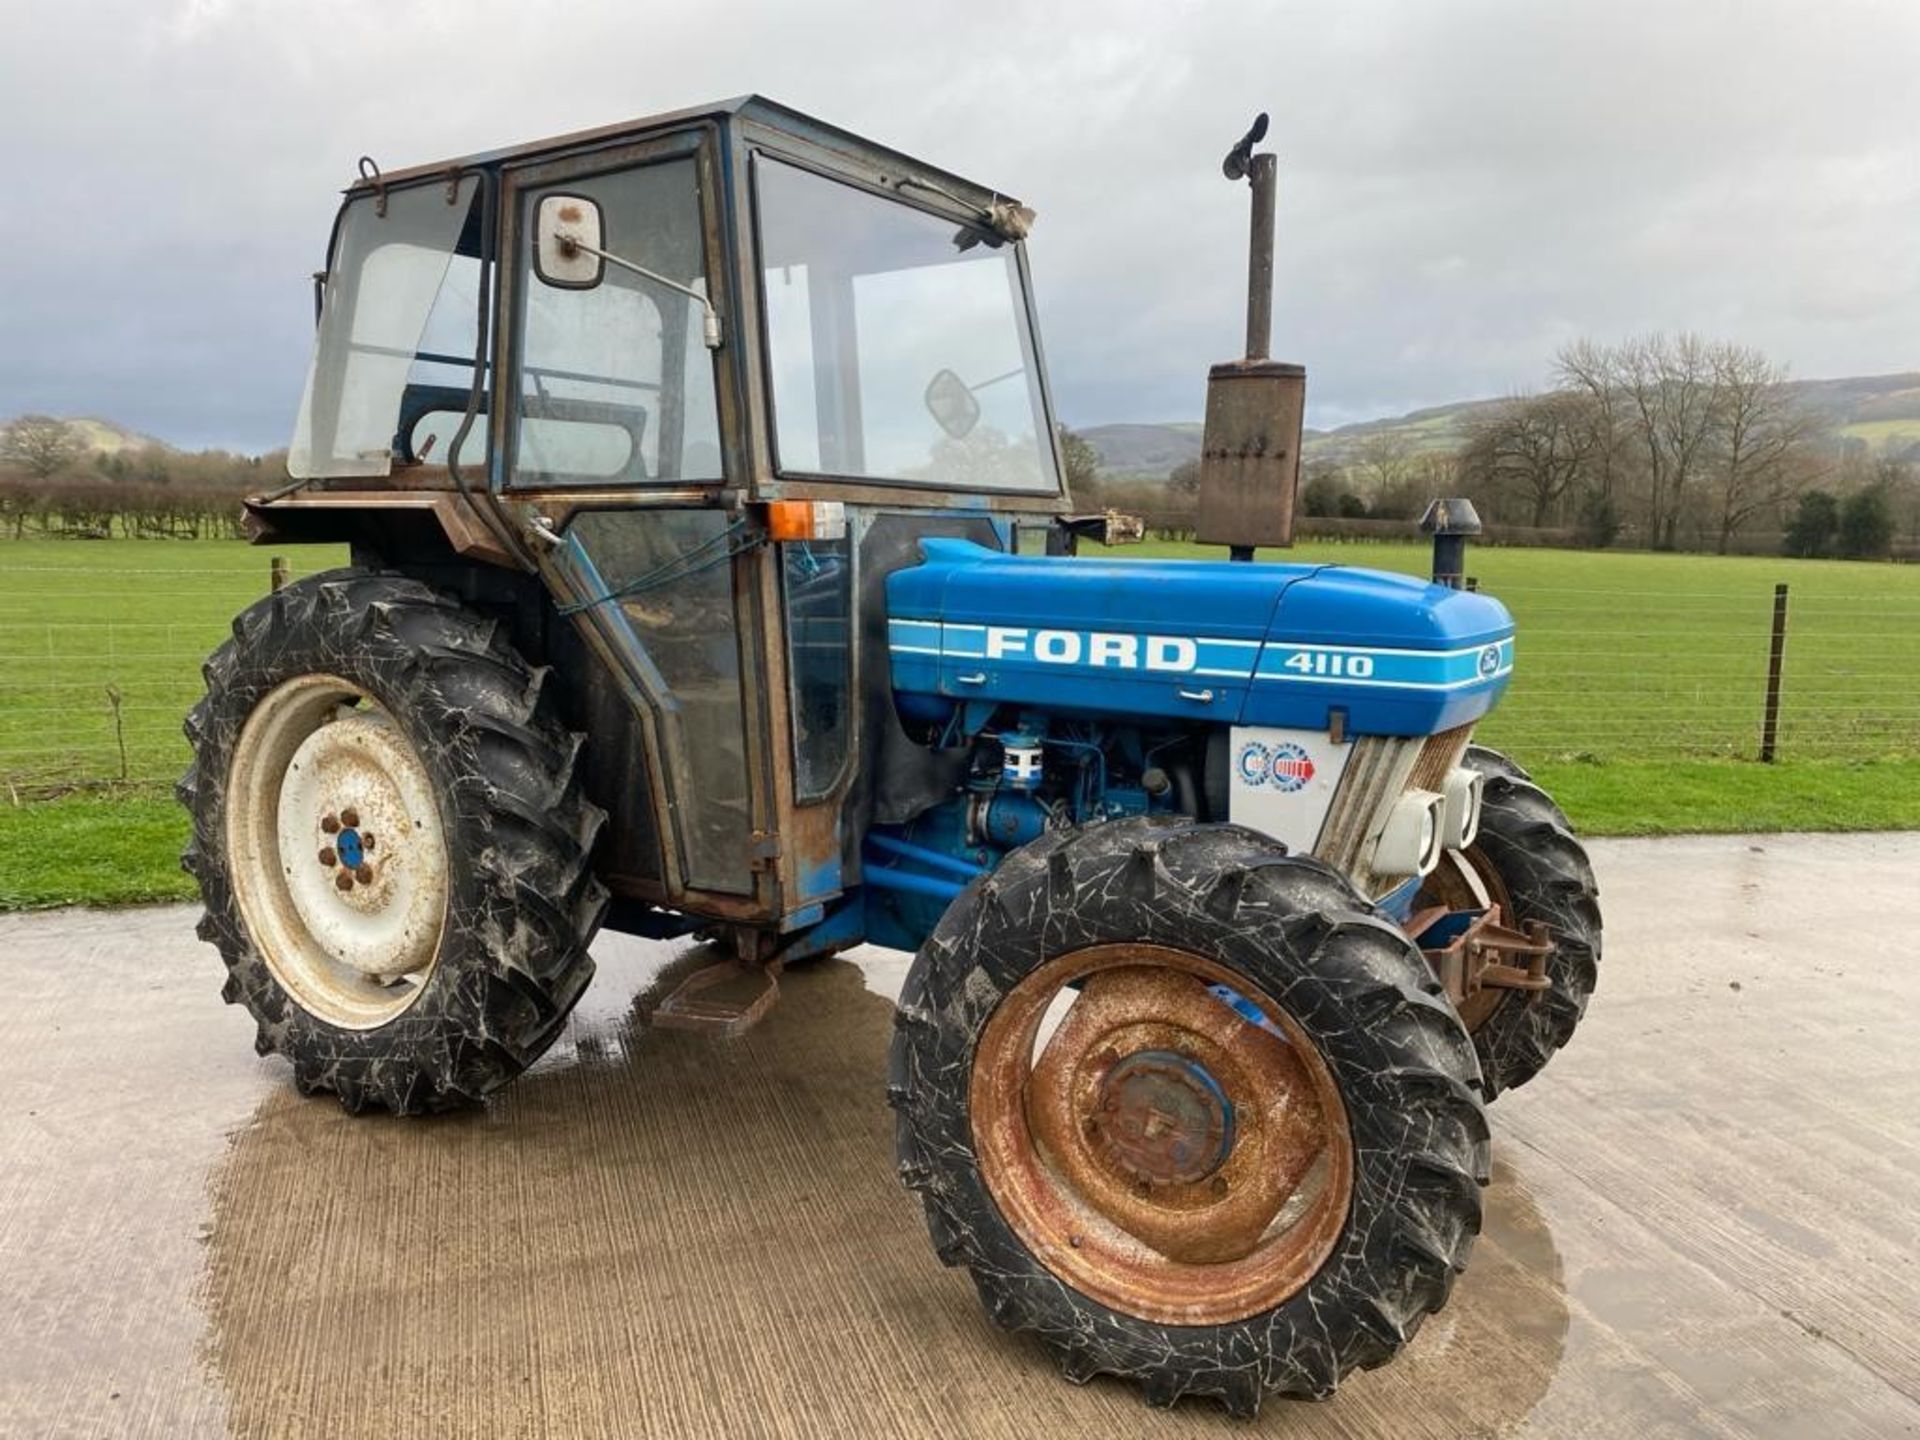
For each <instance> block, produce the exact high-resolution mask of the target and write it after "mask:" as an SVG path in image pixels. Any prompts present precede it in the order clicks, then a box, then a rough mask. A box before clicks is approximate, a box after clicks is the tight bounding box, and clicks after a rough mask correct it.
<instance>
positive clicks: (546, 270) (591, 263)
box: [533, 195, 607, 290]
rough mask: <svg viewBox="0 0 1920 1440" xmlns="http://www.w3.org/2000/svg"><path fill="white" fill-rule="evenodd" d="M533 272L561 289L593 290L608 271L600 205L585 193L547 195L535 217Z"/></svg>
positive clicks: (543, 197) (541, 201)
mask: <svg viewBox="0 0 1920 1440" xmlns="http://www.w3.org/2000/svg"><path fill="white" fill-rule="evenodd" d="M533 231H534V249H533V273H534V274H536V275H538V276H539V277H540V279H541V280H542V281H544V282H545V283H546V284H548V285H552V286H555V287H556V288H558V289H561V290H591V289H593V287H594V286H596V285H598V284H599V283H600V280H601V277H602V276H603V275H605V274H606V268H607V267H606V262H605V261H604V260H602V259H601V257H600V253H599V252H600V251H602V250H603V249H604V248H605V247H604V246H603V245H602V244H601V238H602V237H601V227H600V205H599V202H597V201H594V200H589V199H587V198H586V197H585V196H582V195H546V196H542V197H541V200H540V209H539V211H538V212H537V213H536V215H535V217H534V227H533Z"/></svg>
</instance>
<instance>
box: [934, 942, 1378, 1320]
mask: <svg viewBox="0 0 1920 1440" xmlns="http://www.w3.org/2000/svg"><path fill="white" fill-rule="evenodd" d="M968 1104H969V1108H970V1112H971V1121H972V1126H973V1133H974V1138H975V1144H976V1146H977V1147H978V1153H979V1156H980V1165H981V1172H982V1175H983V1176H984V1178H985V1179H986V1182H987V1186H988V1189H989V1190H990V1191H991V1192H992V1194H993V1197H994V1200H995V1202H996V1203H997V1204H998V1205H999V1206H1000V1209H1001V1212H1002V1214H1004V1215H1005V1216H1006V1217H1007V1219H1008V1222H1009V1223H1010V1224H1011V1225H1012V1226H1013V1227H1014V1229H1015V1231H1016V1232H1017V1233H1019V1234H1020V1236H1021V1237H1022V1239H1023V1240H1024V1241H1025V1242H1026V1243H1027V1245H1028V1246H1029V1247H1030V1248H1032V1249H1033V1250H1034V1252H1035V1253H1036V1254H1038V1255H1040V1256H1042V1257H1043V1258H1044V1259H1045V1262H1046V1263H1047V1265H1048V1266H1049V1268H1051V1269H1053V1270H1054V1271H1055V1273H1057V1274H1060V1275H1062V1276H1063V1277H1065V1278H1067V1279H1069V1280H1070V1282H1071V1283H1072V1284H1073V1285H1074V1286H1075V1287H1076V1288H1078V1289H1079V1290H1081V1291H1082V1292H1084V1293H1086V1294H1088V1295H1091V1296H1093V1297H1094V1298H1095V1299H1098V1300H1100V1301H1101V1302H1102V1303H1103V1304H1107V1305H1110V1306H1113V1307H1114V1308H1115V1309H1118V1310H1121V1311H1123V1312H1124V1313H1126V1314H1130V1315H1136V1316H1139V1317H1141V1318H1144V1319H1154V1320H1164V1321H1167V1322H1169V1323H1172V1324H1179V1325H1199V1324H1214V1323H1221V1322H1224V1321H1226V1320H1231V1319H1239V1318H1244V1317H1245V1316H1247V1315H1250V1314H1254V1313H1257V1312H1258V1311H1260V1310H1263V1309H1267V1308H1270V1307H1271V1306H1273V1305H1275V1304H1277V1303H1279V1301H1280V1300H1282V1299H1284V1298H1285V1297H1286V1296H1287V1295H1289V1294H1291V1293H1292V1292H1293V1291H1294V1290H1295V1289H1297V1288H1298V1287H1299V1286H1300V1285H1302V1284H1304V1283H1305V1281H1306V1279H1307V1278H1308V1277H1309V1276H1311V1275H1312V1274H1313V1272H1314V1270H1315V1269H1317V1268H1318V1266H1319V1265H1320V1263H1321V1262H1322V1261H1323V1260H1324V1259H1325V1258H1326V1256H1327V1254H1328V1253H1330V1251H1331V1249H1332V1246H1333V1245H1334V1243H1335V1241H1336V1239H1337V1237H1338V1234H1339V1228H1340V1225H1341V1224H1342V1222H1343V1220H1344V1217H1345V1215H1346V1209H1347V1199H1348V1194H1349V1191H1350V1187H1351V1184H1352V1176H1353V1166H1354V1157H1353V1150H1352V1144H1351V1140H1350V1139H1349V1137H1348V1133H1347V1129H1346V1123H1345V1111H1344V1107H1343V1105H1342V1102H1341V1098H1340V1095H1339V1091H1338V1088H1337V1087H1336V1086H1335V1085H1334V1083H1333V1080H1332V1077H1331V1075H1330V1073H1329V1071H1328V1069H1327V1065H1326V1062H1325V1061H1324V1060H1323V1059H1322V1057H1321V1056H1320V1054H1319V1052H1318V1050H1317V1049H1316V1048H1315V1046H1314V1045H1313V1042H1312V1041H1311V1040H1310V1039H1309V1037H1308V1036H1307V1034H1306V1033H1305V1032H1304V1031H1303V1030H1302V1029H1301V1028H1300V1026H1299V1025H1298V1023H1297V1022H1295V1021H1294V1020H1293V1019H1292V1018H1291V1017H1290V1016H1288V1015H1287V1014H1286V1012H1285V1011H1284V1010H1282V1009H1281V1008H1280V1007H1279V1006H1278V1005H1276V1004H1275V1003H1274V1002H1273V1001H1272V1000H1271V999H1270V998H1269V997H1267V996H1265V995H1263V994H1261V993H1260V991H1259V990H1258V988H1257V987H1256V986H1253V985H1251V984H1250V983H1249V981H1248V980H1247V979H1246V978H1245V977H1243V976H1241V975H1238V974H1236V973H1234V972H1232V971H1229V970H1227V969H1226V968H1225V967H1224V966H1222V965H1220V964H1218V963H1217V962H1214V961H1212V960H1210V959H1208V958H1206V957H1203V956H1200V955H1196V954H1192V953H1190V952H1186V951H1180V950H1174V949H1172V948H1170V947H1165V946H1159V945H1151V944H1145V943H1139V944H1115V945H1101V946H1096V947H1091V948H1089V949H1087V950H1082V951H1078V952H1075V953H1073V954H1068V955H1062V956H1059V957H1057V958H1055V959H1054V960H1051V961H1048V962H1047V963H1046V964H1044V965H1042V966H1040V967H1039V968H1038V969H1036V970H1035V971H1033V972H1032V973H1030V974H1029V975H1027V976H1026V977H1024V978H1023V979H1022V980H1021V981H1020V982H1019V983H1018V984H1017V985H1016V986H1015V987H1014V988H1013V989H1012V990H1011V991H1010V992H1009V993H1008V995H1007V996H1006V997H1005V998H1004V999H1003V1000H1002V1002H1001V1004H1000V1005H999V1007H998V1008H997V1009H996V1010H995V1012H994V1014H993V1016H992V1017H991V1019H990V1020H989V1021H988V1023H987V1025H986V1027H985V1028H984V1030H983V1031H982V1033H981V1036H980V1040H979V1043H978V1046H977V1048H976V1051H975V1057H974V1069H973V1075H972V1079H971V1081H970V1084H969V1088H968Z"/></svg>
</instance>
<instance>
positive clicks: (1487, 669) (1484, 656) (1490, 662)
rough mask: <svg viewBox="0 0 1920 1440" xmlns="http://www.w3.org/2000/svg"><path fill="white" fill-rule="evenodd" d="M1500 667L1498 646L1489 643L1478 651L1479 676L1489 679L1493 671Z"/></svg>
mask: <svg viewBox="0 0 1920 1440" xmlns="http://www.w3.org/2000/svg"><path fill="white" fill-rule="evenodd" d="M1499 668H1500V647H1499V646H1498V645H1489V646H1487V648H1486V649H1484V650H1482V651H1481V652H1480V678H1481V679H1482V680H1487V679H1491V678H1492V676H1493V672H1494V671H1496V670H1498V669H1499Z"/></svg>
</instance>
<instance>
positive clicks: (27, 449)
mask: <svg viewBox="0 0 1920 1440" xmlns="http://www.w3.org/2000/svg"><path fill="white" fill-rule="evenodd" d="M85 448H86V445H85V442H83V441H82V440H81V438H80V436H79V435H78V434H76V433H75V431H74V428H73V427H72V426H71V425H69V424H67V422H66V421H64V420H56V419H54V417H53V416H51V415H22V416H21V417H20V418H19V419H18V420H15V421H14V422H13V423H12V424H10V425H8V426H7V428H6V430H5V431H4V432H0V461H5V462H6V463H7V464H9V465H12V466H15V467H17V468H19V469H21V470H24V471H26V473H27V474H28V475H30V476H32V477H33V478H34V479H35V480H51V479H52V478H53V477H54V476H55V475H58V474H59V473H60V472H61V471H62V470H65V469H66V468H67V467H68V466H69V465H71V464H73V462H74V461H76V460H78V459H79V458H80V456H81V453H82V452H83V451H84V450H85Z"/></svg>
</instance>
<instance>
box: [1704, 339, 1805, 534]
mask: <svg viewBox="0 0 1920 1440" xmlns="http://www.w3.org/2000/svg"><path fill="white" fill-rule="evenodd" d="M1710 359H1711V363H1712V366H1713V384H1714V397H1713V404H1714V410H1715V417H1714V418H1715V429H1716V431H1717V432H1718V444H1717V446H1716V449H1717V452H1718V453H1717V459H1718V477H1717V482H1718V492H1719V493H1718V496H1717V498H1716V503H1715V511H1716V519H1717V522H1718V526H1719V545H1718V549H1719V551H1720V553H1721V554H1722V555H1724V554H1726V553H1727V549H1728V547H1729V546H1730V545H1731V544H1732V541H1733V536H1734V532H1735V531H1737V530H1738V529H1739V528H1740V527H1741V525H1743V524H1744V523H1745V522H1746V521H1748V520H1750V519H1751V518H1752V517H1753V516H1755V515H1757V514H1760V513H1762V512H1763V511H1766V510H1779V509H1780V508H1781V507H1782V506H1784V505H1785V504H1786V502H1787V501H1788V500H1790V499H1792V498H1793V496H1794V495H1796V494H1797V493H1799V491H1800V490H1802V489H1804V488H1805V487H1806V485H1807V484H1809V483H1810V482H1811V480H1812V479H1813V478H1814V471H1813V467H1812V465H1811V464H1810V460H1811V457H1810V455H1809V453H1808V452H1809V451H1810V449H1811V447H1812V446H1813V445H1814V443H1815V442H1816V441H1817V440H1818V439H1819V438H1820V435H1821V432H1822V425H1821V422H1820V420H1819V418H1818V417H1817V416H1815V415H1814V414H1812V413H1811V412H1810V411H1808V410H1807V409H1805V408H1804V407H1803V406H1801V405H1798V404H1796V403H1795V401H1794V399H1793V396H1792V393H1791V392H1790V391H1788V390H1787V389H1785V388H1784V387H1785V384H1786V379H1787V372H1786V367H1785V366H1783V365H1778V364H1775V363H1774V362H1773V361H1771V360H1769V359H1768V358H1767V357H1766V356H1765V355H1763V354H1761V353H1760V352H1759V351H1758V350H1755V349H1752V348H1751V347H1749V346H1745V345H1731V344H1728V345H1715V346H1714V347H1712V351H1711V354H1710Z"/></svg>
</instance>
